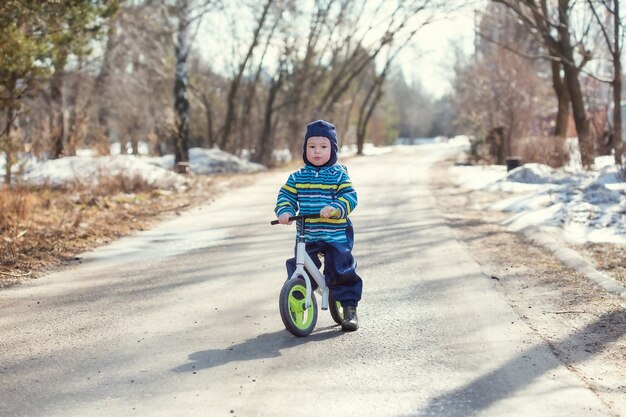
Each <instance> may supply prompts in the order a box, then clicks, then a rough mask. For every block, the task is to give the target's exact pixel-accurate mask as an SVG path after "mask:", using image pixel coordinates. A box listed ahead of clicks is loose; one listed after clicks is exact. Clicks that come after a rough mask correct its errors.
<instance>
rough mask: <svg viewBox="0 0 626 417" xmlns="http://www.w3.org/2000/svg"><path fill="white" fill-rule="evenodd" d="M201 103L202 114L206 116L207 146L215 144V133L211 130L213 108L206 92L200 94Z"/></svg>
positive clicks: (210, 146)
mask: <svg viewBox="0 0 626 417" xmlns="http://www.w3.org/2000/svg"><path fill="white" fill-rule="evenodd" d="M202 104H203V105H204V115H205V117H206V125H207V126H206V130H207V131H206V134H207V148H209V149H210V148H212V147H213V146H215V136H214V135H215V134H214V132H213V109H212V107H211V99H210V98H209V96H208V95H207V94H202Z"/></svg>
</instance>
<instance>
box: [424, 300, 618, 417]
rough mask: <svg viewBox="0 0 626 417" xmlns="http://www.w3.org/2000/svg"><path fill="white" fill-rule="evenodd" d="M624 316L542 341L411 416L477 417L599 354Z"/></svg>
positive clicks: (610, 315) (611, 340)
mask: <svg viewBox="0 0 626 417" xmlns="http://www.w3.org/2000/svg"><path fill="white" fill-rule="evenodd" d="M625 315H626V313H625V312H624V311H623V310H616V311H612V312H609V313H607V314H604V315H603V316H601V317H599V318H598V320H596V321H594V322H593V323H590V324H589V325H587V326H586V327H585V328H582V329H580V330H579V331H577V332H576V333H573V334H572V335H570V336H569V337H567V338H565V339H563V340H561V341H558V342H548V341H546V342H545V343H542V344H538V345H535V346H533V347H531V348H529V349H527V350H525V351H523V352H520V354H519V355H517V356H516V357H514V358H512V359H510V360H509V361H507V362H506V363H505V364H503V365H502V366H500V367H499V368H497V369H495V370H493V371H492V372H489V373H488V374H486V375H483V376H481V377H480V378H477V379H475V380H473V381H471V382H469V383H467V384H466V385H464V386H461V387H459V388H457V389H455V390H453V391H450V392H447V393H443V394H441V395H439V396H437V397H435V398H432V399H431V400H430V401H429V402H428V404H427V405H426V407H424V408H423V409H421V410H419V412H418V413H416V414H412V415H414V416H417V417H421V416H424V417H425V416H438V415H446V416H456V415H459V416H461V415H462V416H464V417H471V416H475V415H480V414H481V413H482V411H484V410H486V409H488V408H489V407H490V406H492V405H493V404H495V403H496V402H498V401H499V400H503V399H506V398H509V397H511V396H512V395H513V393H515V392H516V391H520V390H522V389H524V388H525V387H527V386H529V385H531V384H532V383H533V381H534V380H536V379H538V378H540V377H541V376H542V375H544V374H547V373H548V372H550V371H552V370H555V369H557V368H559V367H561V366H566V367H568V368H570V369H572V368H571V366H572V365H575V364H577V363H583V362H585V361H586V360H588V359H590V358H591V357H592V356H594V355H596V354H599V353H601V352H602V351H603V350H604V349H605V348H606V347H607V346H609V345H610V344H611V343H614V342H615V341H616V340H618V339H620V338H621V336H623V335H624V334H625V333H626V326H625V324H624V323H626V320H625V319H626V317H625ZM607 329H610V331H608V330H607ZM597 333H603V337H602V338H601V340H600V341H598V342H596V343H594V344H591V343H589V335H590V334H597ZM572 346H578V347H579V349H576V350H575V352H572V353H568V347H572ZM607 407H609V408H610V405H608V404H607Z"/></svg>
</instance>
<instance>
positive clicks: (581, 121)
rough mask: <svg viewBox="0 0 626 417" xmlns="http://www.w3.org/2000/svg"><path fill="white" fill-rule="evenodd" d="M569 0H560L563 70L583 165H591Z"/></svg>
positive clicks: (591, 155)
mask: <svg viewBox="0 0 626 417" xmlns="http://www.w3.org/2000/svg"><path fill="white" fill-rule="evenodd" d="M568 7H569V6H568V0H559V23H560V25H559V26H558V32H559V40H558V42H559V46H560V49H561V56H562V57H563V59H564V62H563V71H564V73H565V83H566V84H567V89H568V91H569V96H570V100H571V103H572V113H573V116H574V124H575V125H576V134H577V135H578V148H579V149H580V159H581V162H582V165H583V167H590V166H591V165H592V164H593V160H594V149H593V143H592V142H591V135H590V131H589V120H588V119H587V113H586V112H585V103H584V97H583V92H582V87H581V85H580V80H579V78H578V76H579V73H580V70H579V69H578V68H577V67H576V63H575V62H576V61H575V60H574V48H573V46H572V44H571V35H570V31H569V21H568V16H567V13H566V10H567V9H568Z"/></svg>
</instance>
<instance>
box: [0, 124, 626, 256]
mask: <svg viewBox="0 0 626 417" xmlns="http://www.w3.org/2000/svg"><path fill="white" fill-rule="evenodd" d="M413 146H430V147H454V148H457V149H458V150H459V151H463V150H466V149H467V147H468V146H469V141H468V139H467V137H465V136H459V137H457V138H453V139H451V140H449V141H447V142H434V143H432V142H431V143H427V144H424V145H413ZM402 149H403V146H397V147H395V150H396V151H397V152H402ZM391 150H392V148H374V147H372V146H368V147H367V148H366V149H365V151H366V154H368V153H369V154H372V153H381V152H390V151H391ZM353 152H354V151H353V149H348V150H345V149H344V150H343V152H342V155H341V156H349V155H350V154H351V153H353ZM173 161H174V157H173V155H167V156H164V157H157V158H154V157H134V156H130V155H112V156H107V157H95V156H93V155H91V154H90V153H89V152H83V153H82V154H81V155H80V156H76V157H65V158H61V159H57V160H49V161H43V162H38V161H29V162H28V163H27V164H26V165H25V166H24V167H23V168H24V170H25V175H24V176H23V178H22V180H23V181H25V182H27V183H30V184H41V183H49V184H57V185H60V184H63V183H67V182H73V181H80V182H84V183H89V182H92V181H94V180H97V179H98V177H99V176H100V175H101V174H102V172H104V171H105V170H106V171H107V172H111V173H113V174H119V175H129V176H135V175H139V176H141V177H143V178H144V179H145V180H146V181H147V182H149V183H151V184H154V185H155V186H157V187H160V188H163V189H180V188H184V187H186V186H187V179H186V177H184V176H181V175H179V174H176V173H174V172H173V171H171V169H172V167H173ZM190 167H191V169H192V171H194V172H196V173H197V174H210V173H216V172H257V171H262V170H264V169H265V168H263V167H262V166H260V165H257V164H252V163H250V162H248V161H245V160H242V159H240V158H237V157H236V156H233V155H230V154H227V153H225V152H222V151H219V150H216V149H200V148H193V149H191V151H190ZM3 169H4V168H3V163H2V160H0V170H3ZM450 172H451V173H452V177H453V178H454V181H455V182H456V184H458V185H460V186H462V187H464V188H467V189H474V190H478V189H480V190H486V191H498V192H502V193H504V197H503V198H502V199H501V200H499V201H498V202H497V203H495V204H492V205H491V206H489V207H487V208H486V209H487V210H493V211H500V212H505V213H508V214H509V216H508V218H507V220H506V222H505V224H506V225H508V226H509V227H511V228H512V229H514V230H521V229H523V228H526V227H535V228H538V229H541V230H549V231H551V232H553V233H556V234H558V235H559V236H560V237H561V238H563V239H565V240H567V241H569V242H573V243H581V242H614V243H619V244H626V216H625V215H624V213H626V182H620V181H619V178H618V176H617V168H616V167H615V165H614V163H613V160H612V157H600V158H597V159H596V164H595V168H594V169H592V170H590V171H584V170H582V169H580V168H578V167H576V166H575V165H572V166H568V167H565V168H563V169H552V168H550V167H548V166H546V165H540V164H525V165H523V166H521V167H519V168H516V169H515V170H512V171H510V172H507V171H506V167H504V166H498V165H475V166H452V167H450Z"/></svg>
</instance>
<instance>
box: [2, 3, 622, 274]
mask: <svg viewBox="0 0 626 417" xmlns="http://www.w3.org/2000/svg"><path fill="white" fill-rule="evenodd" d="M459 13H465V14H470V15H471V16H472V17H473V19H474V26H475V34H474V35H473V43H474V48H473V51H472V52H471V53H470V54H466V53H464V50H463V48H461V47H460V46H459V45H454V44H451V45H450V46H449V48H450V50H449V52H450V54H449V56H451V57H452V58H451V59H450V62H449V63H448V65H447V66H448V68H449V70H450V74H451V75H452V79H451V86H452V88H451V89H450V90H446V91H443V92H441V94H436V95H433V94H432V93H431V92H429V91H428V89H427V88H425V87H424V86H423V85H422V83H421V82H420V80H419V79H416V78H411V77H412V75H411V73H410V72H407V71H406V65H407V64H406V60H405V61H404V63H403V64H402V65H400V64H399V62H401V60H400V58H399V57H401V56H402V54H403V53H406V51H407V50H414V51H419V50H420V45H419V44H416V42H417V39H418V36H417V34H419V33H420V31H423V30H424V29H425V28H428V27H429V25H432V24H433V23H434V22H436V21H441V20H445V19H448V18H451V17H453V16H455V15H458V14H459ZM623 22H624V16H623V11H622V10H620V5H619V1H618V0H559V1H552V0H522V1H514V0H492V1H471V0H455V1H443V0H414V1H402V0H397V1H396V0H392V1H388V0H385V1H381V0H309V1H296V0H263V1H243V0H241V1H227V0H110V1H106V0H89V1H88V0H4V1H3V2H1V3H0V158H2V159H3V160H4V172H3V174H4V185H3V186H2V188H1V190H0V191H1V194H0V195H1V196H0V231H2V234H3V236H2V237H3V240H0V242H2V244H3V245H4V246H5V247H4V248H3V250H4V252H3V254H6V253H10V254H13V255H15V256H12V257H9V256H3V262H5V261H6V262H5V263H4V264H3V265H11V264H10V262H13V261H10V259H13V260H14V258H15V257H16V256H17V254H18V253H19V252H20V250H18V249H16V248H18V246H19V245H18V241H20V240H21V241H23V240H24V239H25V236H27V235H29V234H30V235H34V233H27V232H24V230H25V228H24V227H23V226H24V224H26V223H28V221H27V219H29V218H30V217H32V216H33V213H34V212H36V211H37V210H34V209H32V207H36V206H37V204H38V203H36V201H43V203H42V204H43V206H42V207H50V204H51V203H50V199H49V198H48V197H46V198H43V199H39V198H35V197H32V195H33V194H32V193H42V192H44V193H49V192H52V191H54V190H49V189H48V190H45V191H42V190H41V189H40V190H34V189H33V188H32V187H31V188H28V187H25V186H24V184H21V183H20V174H21V171H22V169H23V166H22V165H21V164H22V161H25V160H28V159H29V158H31V159H32V158H35V159H37V160H47V159H57V158H63V157H71V156H74V155H76V153H77V151H78V150H79V149H83V148H91V149H93V150H95V151H96V153H98V154H99V155H108V154H110V153H111V149H112V146H115V148H116V149H120V151H121V153H129V154H138V153H139V149H140V146H139V144H140V143H145V144H148V149H149V153H151V154H152V155H163V154H169V153H173V154H174V155H175V169H176V170H177V171H178V172H180V173H185V172H188V168H189V166H188V162H189V149H190V148H192V147H201V148H214V147H215V148H219V149H221V150H223V151H226V152H229V153H232V154H234V155H237V156H241V157H245V158H248V159H250V160H251V161H253V162H258V163H260V164H263V165H265V166H268V167H271V166H275V165H277V164H279V160H278V159H277V152H276V151H278V150H283V149H289V150H290V151H292V152H296V153H299V149H300V148H301V137H302V130H303V126H304V125H305V124H306V123H307V122H309V121H311V120H314V119H316V118H324V119H327V120H332V121H334V122H335V123H336V124H337V127H338V130H339V131H340V132H341V139H342V143H343V144H353V145H355V146H356V149H357V153H362V151H363V147H364V144H365V143H366V142H368V143H372V144H374V145H387V144H391V143H394V142H396V141H397V139H398V138H408V139H412V138H416V137H434V136H445V137H449V136H453V135H456V134H459V133H463V134H467V135H469V136H470V137H471V138H472V143H473V146H472V155H471V159H472V160H473V161H486V162H489V163H492V162H493V163H498V164H504V163H506V162H507V159H511V158H512V157H515V159H521V160H522V161H524V162H541V163H545V164H548V165H551V166H555V167H556V166H563V165H565V164H567V163H568V162H571V161H569V159H570V158H571V157H572V156H574V157H576V158H577V161H575V162H576V163H578V164H580V165H581V166H583V167H590V166H591V165H592V164H593V161H594V158H595V157H596V156H598V155H612V156H613V157H614V160H615V163H616V164H617V165H618V166H620V167H621V166H622V161H623V152H624V150H623V146H622V111H623V107H622V98H621V97H622V72H623V71H622V65H621V57H622V52H623V40H624V39H623V38H624V24H623ZM419 39H421V42H428V40H426V41H425V40H424V38H419ZM405 56H406V55H405ZM415 65H416V66H418V67H419V61H417V62H416V63H415ZM418 71H419V69H418ZM110 185H111V184H110V183H109V186H110ZM137 186H138V185H137V184H119V186H118V188H119V189H120V190H122V191H128V188H129V187H130V188H133V189H134V188H137ZM60 193H61V194H60V195H63V194H67V190H60ZM26 195H28V196H30V199H31V203H28V201H29V199H28V198H27V197H25V196H26ZM79 200H81V202H84V201H83V200H89V199H88V198H81V199H79ZM29 204H30V207H31V208H29ZM81 204H82V203H81ZM109 208H110V205H109ZM29 216H30V217H29ZM66 218H67V219H66ZM63 219H65V220H63ZM64 221H67V222H69V224H79V223H80V222H76V219H75V218H73V217H72V216H65V215H63V216H61V220H59V223H63V222H64ZM49 226H50V225H48V227H49ZM66 232H67V230H66ZM22 249H23V248H22ZM7 260H8V261H7Z"/></svg>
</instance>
